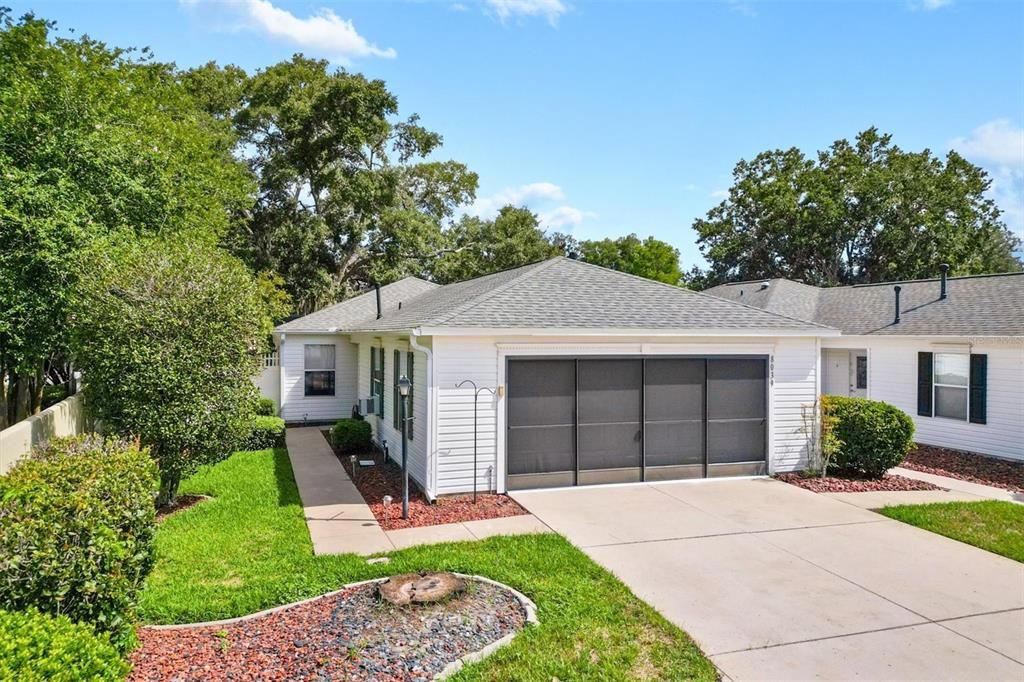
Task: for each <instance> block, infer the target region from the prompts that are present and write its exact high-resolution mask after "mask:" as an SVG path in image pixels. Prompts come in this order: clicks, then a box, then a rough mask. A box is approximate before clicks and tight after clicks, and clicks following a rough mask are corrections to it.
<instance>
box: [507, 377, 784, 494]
mask: <svg viewBox="0 0 1024 682" xmlns="http://www.w3.org/2000/svg"><path fill="white" fill-rule="evenodd" d="M767 369H768V360H767V358H763V357H756V358H750V357H743V358H735V357H730V358H704V357H701V358H695V357H678V358H677V357H671V358H600V359H592V358H538V359H532V358H531V359H510V360H509V361H508V370H507V382H506V383H507V385H508V397H507V401H506V403H507V408H506V409H507V413H506V428H507V433H506V439H505V443H506V452H507V466H506V471H507V477H508V478H507V486H508V488H509V489H511V490H515V489H522V488H542V487H550V486H569V485H590V484H595V483H622V482H635V481H665V480H673V479H680V478H702V477H711V476H740V475H755V474H763V473H765V472H766V471H767V466H766V455H767V424H768V418H767V417H768V390H767Z"/></svg>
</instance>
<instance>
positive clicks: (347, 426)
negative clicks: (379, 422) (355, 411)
mask: <svg viewBox="0 0 1024 682" xmlns="http://www.w3.org/2000/svg"><path fill="white" fill-rule="evenodd" d="M372 436H373V431H372V430H371V429H370V422H368V421H363V420H359V419H339V420H338V421H337V422H336V423H335V424H334V428H332V429H331V440H332V441H333V442H334V445H335V447H337V448H338V449H339V450H341V451H342V452H366V451H367V450H369V449H370V439H371V438H372Z"/></svg>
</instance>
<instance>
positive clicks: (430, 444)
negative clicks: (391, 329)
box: [409, 329, 437, 501]
mask: <svg viewBox="0 0 1024 682" xmlns="http://www.w3.org/2000/svg"><path fill="white" fill-rule="evenodd" d="M417 336H419V333H418V332H417V331H416V330H415V329H414V330H412V332H410V334H409V346H410V347H411V348H413V349H415V350H418V351H420V352H421V353H423V354H424V355H425V356H427V429H426V431H427V447H426V451H427V460H428V461H427V497H428V498H429V499H430V500H431V501H433V500H435V499H437V495H436V493H435V491H436V490H437V453H436V452H434V444H435V443H436V442H437V395H436V390H437V380H436V378H435V377H434V353H433V351H431V350H430V349H429V348H427V347H426V346H421V345H420V344H419V343H417V342H416V337H417Z"/></svg>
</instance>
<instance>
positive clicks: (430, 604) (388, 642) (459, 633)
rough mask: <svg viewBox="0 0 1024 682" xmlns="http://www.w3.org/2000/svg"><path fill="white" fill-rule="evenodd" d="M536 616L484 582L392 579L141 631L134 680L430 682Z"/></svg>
mask: <svg viewBox="0 0 1024 682" xmlns="http://www.w3.org/2000/svg"><path fill="white" fill-rule="evenodd" d="M447 589H450V590H451V594H450V595H449V596H445V595H443V594H442V592H443V591H444V590H447ZM417 595H418V596H417ZM394 597H397V599H398V601H399V603H402V604H404V605H396V604H393V603H391V601H394V599H393V598H394ZM534 614H535V607H534V605H533V602H531V601H530V600H529V599H527V598H526V597H524V596H523V595H521V594H519V593H518V592H516V591H515V590H512V589H511V588H509V587H507V586H504V585H501V584H499V583H495V582H493V581H490V580H487V579H486V578H480V577H477V576H462V575H458V574H444V573H442V574H427V575H423V576H420V575H411V576H395V577H394V578H390V579H383V580H374V581H369V582H365V583H356V584H354V585H349V586H347V587H345V588H343V589H342V590H340V591H338V592H333V593H331V594H326V595H323V596H321V597H316V598H314V599H310V600H307V601H304V602H298V603H296V604H291V605H288V606H284V607H279V608H277V609H271V610H270V611H263V612H260V613H256V614H253V615H251V616H244V617H242V618H235V619H231V620H227V621H217V622H212V623H197V624H194V625H181V626H154V627H146V628H141V629H140V630H139V639H140V640H141V646H140V647H139V648H138V649H136V650H135V652H134V653H133V654H132V657H131V661H132V664H133V670H132V673H131V675H130V677H129V679H130V680H138V681H141V680H146V681H147V682H148V681H156V680H161V681H168V682H177V681H182V682H184V681H185V680H211V681H212V680H317V681H321V680H323V681H326V680H430V679H436V678H438V677H439V676H440V677H444V676H446V675H448V674H451V673H453V672H454V671H455V670H457V669H458V668H459V667H461V665H462V664H463V663H465V662H469V661H471V660H477V659H479V658H482V657H483V656H486V655H487V654H489V653H490V652H491V651H492V650H494V649H495V648H497V647H498V646H501V645H502V644H505V643H507V642H508V641H510V640H511V639H512V637H513V636H515V633H516V632H518V631H519V630H521V629H522V628H523V627H525V626H526V625H527V624H530V623H536V616H535V615H534Z"/></svg>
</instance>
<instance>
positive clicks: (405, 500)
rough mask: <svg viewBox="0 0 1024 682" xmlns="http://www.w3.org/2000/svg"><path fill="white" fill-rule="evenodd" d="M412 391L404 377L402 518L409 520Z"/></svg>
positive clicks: (400, 387)
mask: <svg viewBox="0 0 1024 682" xmlns="http://www.w3.org/2000/svg"><path fill="white" fill-rule="evenodd" d="M410 390H412V382H411V381H409V377H407V376H405V375H402V377H401V378H400V379H399V380H398V395H400V396H401V397H402V399H401V400H400V401H399V404H400V406H401V410H402V411H401V413H400V414H399V415H398V423H399V424H400V425H401V427H402V518H403V519H406V520H408V519H409V439H408V438H407V437H406V432H407V431H408V430H409V426H408V424H407V422H408V419H407V418H406V416H405V415H407V414H409V392H410Z"/></svg>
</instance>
